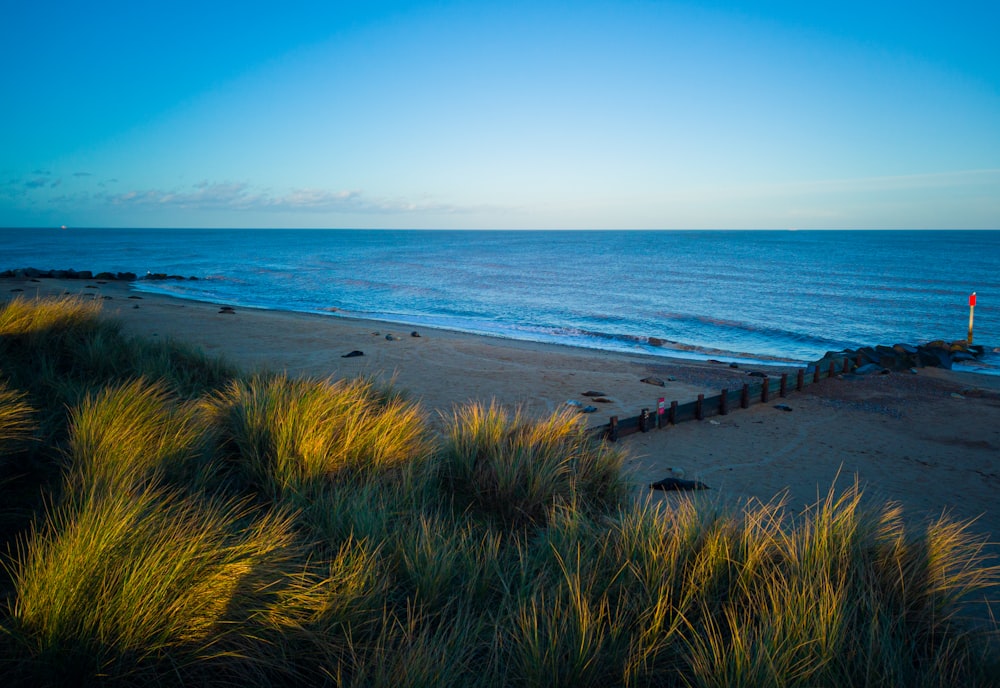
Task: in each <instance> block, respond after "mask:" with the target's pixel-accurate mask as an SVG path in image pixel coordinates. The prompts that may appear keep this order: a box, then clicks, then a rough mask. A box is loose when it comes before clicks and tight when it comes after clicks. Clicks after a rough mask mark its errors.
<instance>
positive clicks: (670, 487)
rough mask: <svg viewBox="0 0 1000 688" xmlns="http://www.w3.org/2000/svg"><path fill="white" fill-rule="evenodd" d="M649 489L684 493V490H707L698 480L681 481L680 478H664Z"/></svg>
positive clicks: (706, 486) (707, 487)
mask: <svg viewBox="0 0 1000 688" xmlns="http://www.w3.org/2000/svg"><path fill="white" fill-rule="evenodd" d="M649 487H650V488H652V489H654V490H663V491H664V492H672V491H684V490H709V489H711V488H710V487H709V486H708V485H706V484H705V483H703V482H701V481H698V480H682V479H680V478H664V479H663V480H658V481H656V482H655V483H652V484H651V485H650V486H649Z"/></svg>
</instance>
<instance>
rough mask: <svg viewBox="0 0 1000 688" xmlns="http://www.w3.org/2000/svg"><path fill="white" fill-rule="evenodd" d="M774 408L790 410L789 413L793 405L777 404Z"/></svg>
mask: <svg viewBox="0 0 1000 688" xmlns="http://www.w3.org/2000/svg"><path fill="white" fill-rule="evenodd" d="M774 408H776V409H778V410H779V411H788V412H789V413H790V412H791V410H792V407H791V406H789V405H788V404H775V405H774Z"/></svg>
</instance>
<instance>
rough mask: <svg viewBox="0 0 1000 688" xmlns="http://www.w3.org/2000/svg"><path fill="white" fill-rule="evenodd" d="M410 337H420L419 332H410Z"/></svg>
mask: <svg viewBox="0 0 1000 688" xmlns="http://www.w3.org/2000/svg"><path fill="white" fill-rule="evenodd" d="M410 336H411V337H419V336H420V333H419V332H417V331H416V330H414V331H413V332H411V333H410Z"/></svg>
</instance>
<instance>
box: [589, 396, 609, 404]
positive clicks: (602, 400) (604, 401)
mask: <svg viewBox="0 0 1000 688" xmlns="http://www.w3.org/2000/svg"><path fill="white" fill-rule="evenodd" d="M593 400H594V401H595V402H597V403H599V404H610V403H611V400H610V399H608V398H607V397H594V398H593Z"/></svg>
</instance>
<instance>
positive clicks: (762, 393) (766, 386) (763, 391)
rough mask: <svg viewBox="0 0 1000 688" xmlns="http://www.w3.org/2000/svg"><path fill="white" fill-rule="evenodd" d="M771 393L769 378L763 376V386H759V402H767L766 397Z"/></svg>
mask: <svg viewBox="0 0 1000 688" xmlns="http://www.w3.org/2000/svg"><path fill="white" fill-rule="evenodd" d="M770 393H771V379H770V378H766V377H765V378H764V386H763V387H761V388H760V402H761V403H762V404H766V403H767V397H768V395H769V394H770Z"/></svg>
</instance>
